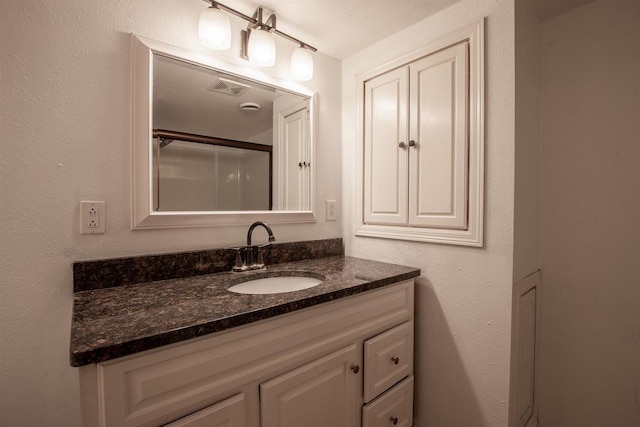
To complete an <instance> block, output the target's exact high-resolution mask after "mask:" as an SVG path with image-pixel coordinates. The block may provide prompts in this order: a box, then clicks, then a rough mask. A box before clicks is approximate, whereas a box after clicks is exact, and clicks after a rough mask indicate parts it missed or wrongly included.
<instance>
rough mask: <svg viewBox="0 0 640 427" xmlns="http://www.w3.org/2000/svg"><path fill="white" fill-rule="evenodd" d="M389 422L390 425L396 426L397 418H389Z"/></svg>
mask: <svg viewBox="0 0 640 427" xmlns="http://www.w3.org/2000/svg"><path fill="white" fill-rule="evenodd" d="M389 421H391V424H393V425H396V424H398V417H391V418H389Z"/></svg>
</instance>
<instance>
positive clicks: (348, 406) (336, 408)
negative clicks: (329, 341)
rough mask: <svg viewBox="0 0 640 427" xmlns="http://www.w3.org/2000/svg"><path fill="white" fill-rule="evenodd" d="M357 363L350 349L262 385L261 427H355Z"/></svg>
mask: <svg viewBox="0 0 640 427" xmlns="http://www.w3.org/2000/svg"><path fill="white" fill-rule="evenodd" d="M357 360H358V352H357V350H356V346H355V345H350V346H348V347H345V348H343V349H341V350H338V351H336V352H334V353H331V354H329V355H327V356H325V357H322V358H320V359H317V360H315V361H313V362H311V363H308V364H306V365H303V366H301V367H299V368H297V369H294V370H293V371H290V372H287V373H285V374H283V375H281V376H279V377H276V378H274V379H272V380H270V381H268V382H266V383H263V384H261V385H260V413H261V420H262V423H261V426H262V427H303V426H304V427H328V426H331V427H356V426H357V425H358V424H359V421H360V393H358V390H359V387H358V385H359V384H361V382H362V381H361V378H362V376H361V375H362V374H361V373H360V374H359V373H358V371H360V367H359V366H358V368H357V369H356V368H355V366H356V365H359V363H357ZM352 366H353V367H354V368H353V369H352Z"/></svg>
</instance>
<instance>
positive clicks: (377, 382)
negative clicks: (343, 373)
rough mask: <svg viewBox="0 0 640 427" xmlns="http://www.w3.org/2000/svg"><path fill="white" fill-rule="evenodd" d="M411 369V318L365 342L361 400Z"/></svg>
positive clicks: (380, 390) (373, 396) (391, 383)
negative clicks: (362, 394)
mask: <svg viewBox="0 0 640 427" xmlns="http://www.w3.org/2000/svg"><path fill="white" fill-rule="evenodd" d="M412 373H413V321H410V322H405V323H403V324H402V325H399V326H396V327H395V328H393V329H390V330H388V331H386V332H383V333H381V334H380V335H376V336H375V337H373V338H370V339H368V340H366V341H365V342H364V400H365V402H369V401H370V400H372V399H374V398H375V397H376V396H378V395H379V394H381V393H382V392H384V391H385V390H387V389H388V388H390V387H391V386H392V385H394V384H395V383H397V382H398V381H400V380H401V379H403V378H404V377H406V376H407V375H410V374H412Z"/></svg>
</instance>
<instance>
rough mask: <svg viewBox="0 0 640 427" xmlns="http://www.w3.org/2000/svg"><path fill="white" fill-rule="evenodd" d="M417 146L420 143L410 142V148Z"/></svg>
mask: <svg viewBox="0 0 640 427" xmlns="http://www.w3.org/2000/svg"><path fill="white" fill-rule="evenodd" d="M416 145H418V143H417V142H415V141H414V140H413V139H412V140H411V141H409V147H415V146H416Z"/></svg>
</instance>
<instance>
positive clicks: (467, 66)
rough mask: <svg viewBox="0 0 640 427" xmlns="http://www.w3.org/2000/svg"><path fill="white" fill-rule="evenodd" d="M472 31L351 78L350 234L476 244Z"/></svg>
mask: <svg viewBox="0 0 640 427" xmlns="http://www.w3.org/2000/svg"><path fill="white" fill-rule="evenodd" d="M482 32H483V24H482V22H480V23H478V24H477V25H475V26H472V27H469V28H465V29H463V30H461V31H458V32H457V33H455V34H453V35H450V36H449V37H446V38H444V39H442V40H439V41H437V42H434V43H432V44H430V45H428V46H426V47H425V48H424V49H421V50H420V51H418V52H414V53H412V54H410V55H407V56H405V57H403V58H400V59H398V60H396V61H392V62H391V63H389V64H385V65H383V66H382V67H379V68H376V69H375V70H372V71H370V72H367V73H364V74H363V75H361V76H359V78H358V80H359V87H360V90H361V91H362V96H360V97H359V99H361V100H362V101H361V102H362V105H361V107H360V110H361V120H362V127H361V128H362V131H361V132H362V135H361V141H362V155H361V156H357V157H358V161H359V162H360V163H359V167H358V190H357V191H358V197H359V200H360V201H361V203H359V211H358V212H357V213H356V216H357V218H356V221H357V224H356V230H357V231H356V235H359V236H372V237H385V238H393V239H405V240H418V241H430V242H439V243H451V244H460V245H469V246H482V244H483V241H482V198H483V191H482V188H483V185H484V184H483V170H484V168H483V148H484V147H483V145H484V142H483V141H484V139H483V129H482V121H483V116H482V115H483V111H482V106H483V86H482V67H483V61H482V56H483V55H482Z"/></svg>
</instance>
